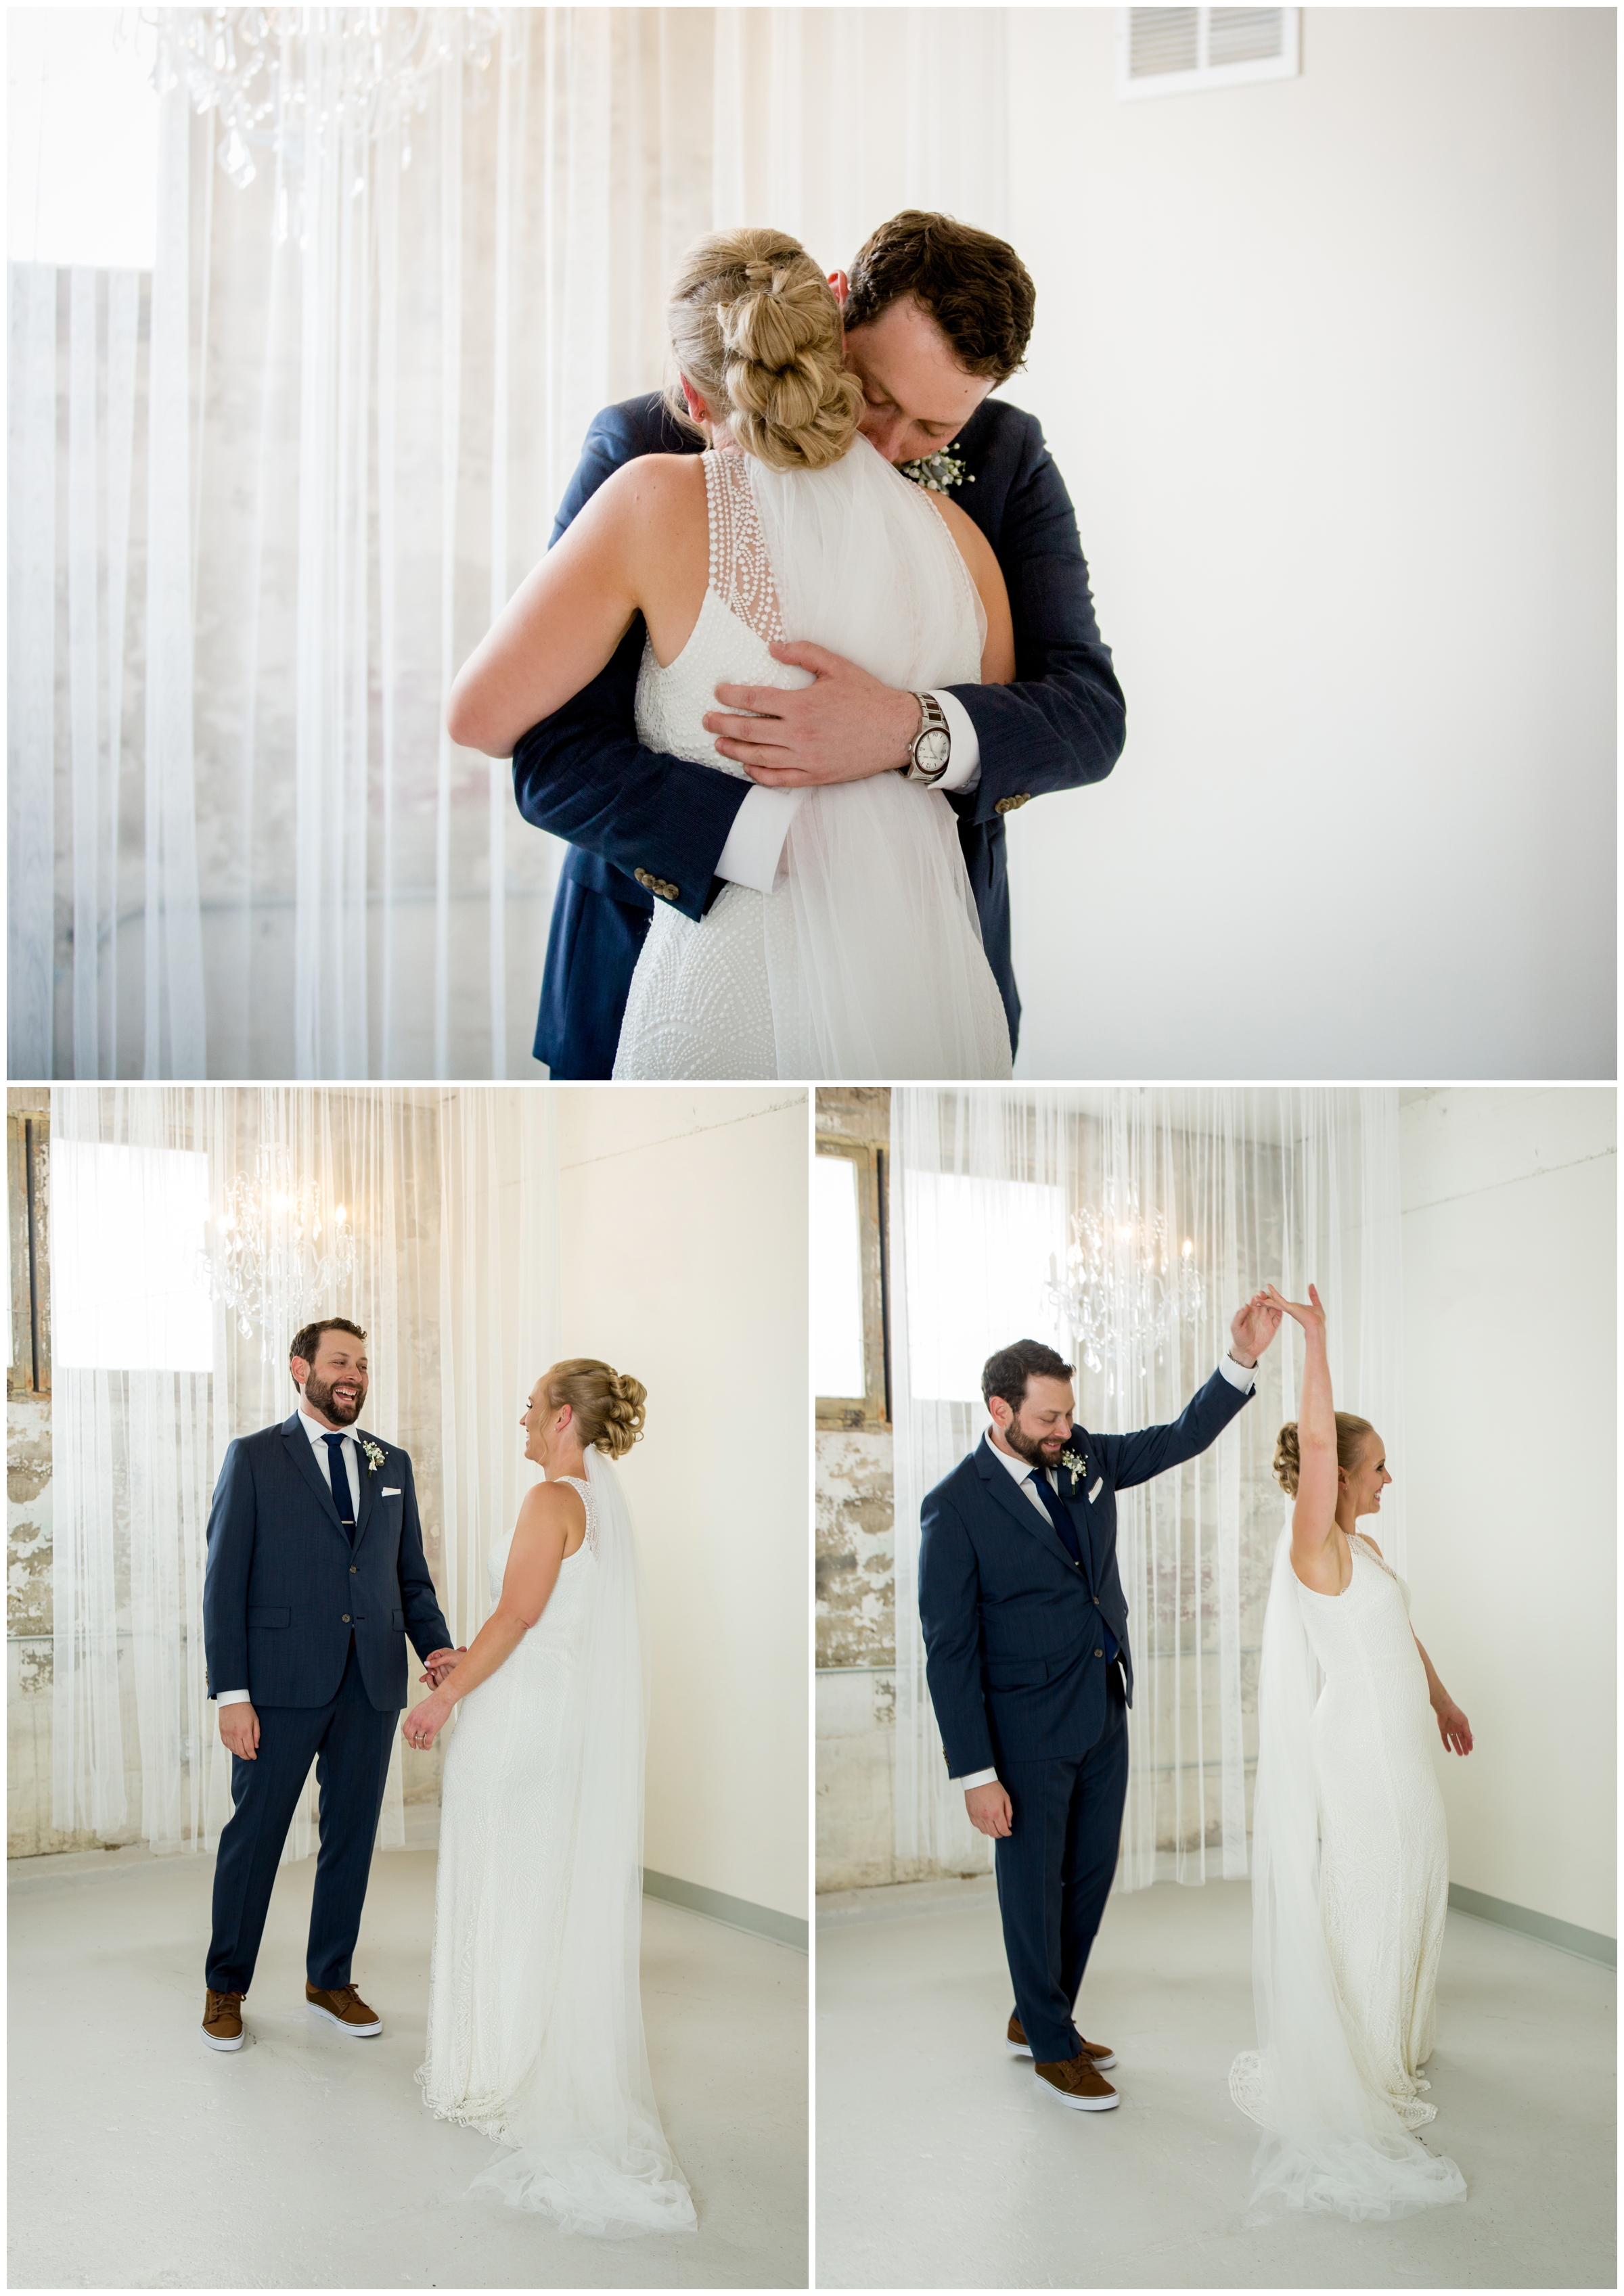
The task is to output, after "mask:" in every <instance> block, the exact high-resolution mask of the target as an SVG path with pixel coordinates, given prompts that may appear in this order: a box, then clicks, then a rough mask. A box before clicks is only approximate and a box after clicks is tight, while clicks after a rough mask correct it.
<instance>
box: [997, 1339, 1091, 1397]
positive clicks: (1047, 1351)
mask: <svg viewBox="0 0 1624 2296" xmlns="http://www.w3.org/2000/svg"><path fill="white" fill-rule="evenodd" d="M1075 1368H1076V1366H1075V1365H1072V1364H1069V1363H1067V1362H1066V1360H1065V1358H1064V1357H1062V1356H1057V1355H1056V1354H1055V1352H1054V1349H1053V1348H1046V1347H1045V1345H1044V1343H1043V1341H1041V1340H1015V1341H1012V1342H1011V1344H1010V1345H1009V1346H1008V1347H1006V1348H1000V1349H998V1352H997V1355H996V1356H988V1358H987V1361H986V1362H985V1363H984V1364H983V1365H982V1366H981V1400H982V1401H983V1402H984V1403H985V1404H986V1405H987V1406H988V1408H989V1409H990V1407H991V1405H992V1399H993V1398H994V1396H995V1395H1000V1396H1002V1397H1003V1398H1004V1400H1005V1403H1007V1404H1008V1406H1009V1407H1010V1409H1011V1410H1012V1411H1019V1410H1020V1408H1021V1405H1022V1404H1023V1403H1024V1402H1025V1401H1026V1390H1027V1382H1028V1381H1029V1380H1034V1379H1070V1376H1071V1374H1072V1372H1073V1370H1074V1369H1075Z"/></svg>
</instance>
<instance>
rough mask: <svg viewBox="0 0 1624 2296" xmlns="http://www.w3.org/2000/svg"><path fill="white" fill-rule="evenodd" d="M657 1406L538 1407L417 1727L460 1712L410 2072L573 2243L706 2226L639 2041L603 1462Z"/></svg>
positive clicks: (636, 1809) (632, 1806)
mask: <svg viewBox="0 0 1624 2296" xmlns="http://www.w3.org/2000/svg"><path fill="white" fill-rule="evenodd" d="M643 1419H644V1389H643V1388H642V1387H641V1386H640V1385H639V1383H638V1382H637V1381H636V1380H635V1379H628V1378H627V1377H626V1376H625V1374H622V1373H619V1372H616V1371H611V1368H610V1366H609V1365H607V1364H605V1363H597V1362H595V1361H593V1360H591V1359H589V1358H586V1357H574V1358H571V1359H570V1361H568V1362H565V1363H560V1364H554V1366H553V1368H552V1370H551V1371H549V1372H547V1373H545V1374H544V1375H543V1376H542V1378H540V1379H539V1380H538V1381H537V1383H536V1385H535V1388H534V1389H533V1390H532V1391H531V1394H530V1398H529V1405H528V1406H527V1408H526V1410H525V1413H524V1416H523V1421H522V1424H523V1427H524V1430H525V1456H526V1458H527V1459H530V1460H533V1461H534V1462H535V1464H537V1466H539V1467H540V1468H541V1469H542V1471H543V1472H544V1474H545V1477H546V1480H545V1481H544V1482H541V1483H538V1484H537V1485H536V1487H535V1488H534V1489H532V1490H530V1491H529V1492H528V1493H527V1494H526V1497H525V1499H524V1503H523V1505H521V1508H520V1510H519V1516H518V1520H517V1521H516V1522H515V1523H514V1525H513V1530H512V1531H511V1532H510V1533H509V1535H508V1537H507V1538H506V1539H505V1540H504V1542H503V1543H502V1545H501V1546H498V1547H497V1548H496V1551H495V1553H494V1554H492V1555H491V1557H490V1562H489V1572H490V1592H491V1598H492V1601H493V1603H495V1606H496V1607H495V1609H494V1610H493V1611H492V1613H491V1615H490V1617H489V1618H488V1620H486V1622H485V1624H484V1626H483V1627H481V1628H480V1631H479V1633H478V1634H477V1635H476V1636H475V1637H474V1639H473V1642H472V1644H471V1645H470V1646H469V1648H468V1650H467V1652H465V1653H464V1654H463V1656H462V1657H461V1658H460V1659H459V1660H458V1661H457V1663H456V1665H455V1667H454V1668H453V1669H451V1670H450V1671H449V1672H447V1673H445V1674H442V1675H441V1677H440V1679H439V1687H438V1688H437V1689H436V1690H435V1691H434V1693H433V1694H432V1695H431V1697H429V1698H427V1699H425V1700H424V1702H423V1703H422V1705H421V1706H419V1707H417V1708H415V1709H414V1711H413V1712H412V1713H410V1714H409V1715H408V1716H407V1717H406V1721H405V1722H404V1724H403V1725H402V1734H403V1735H404V1736H405V1737H406V1740H407V1742H408V1743H410V1744H412V1745H414V1746H430V1745H432V1744H433V1743H434V1739H435V1737H436V1735H437V1734H438V1733H439V1729H440V1727H441V1726H442V1725H443V1724H444V1722H445V1720H446V1718H447V1715H448V1714H449V1713H450V1711H451V1710H452V1708H453V1707H454V1706H455V1705H456V1704H458V1703H459V1702H462V1703H463V1713H462V1717H461V1719H460V1721H459V1723H458V1726H457V1728H456V1730H455V1732H454V1734H453V1735H452V1738H451V1742H450V1744H449V1746H448V1747H447V1753H446V1767H445V1777H444V1781H443V1784H442V1785H441V1790H440V1836H439V1869H438V1874H437V1877H436V1882H435V1896H434V1945H433V1951H432V1955H431V1963H430V1978H429V2046H428V2053H427V2055H426V2057H425V2059H424V2062H423V2063H422V2067H421V2068H420V2070H419V2071H418V2075H417V2078H418V2079H419V2080H420V2081H421V2082H422V2087H423V2095H424V2099H425V2101H426V2102H427V2103H428V2104H429V2105H430V2106H431V2109H432V2110H433V2112H435V2114H436V2115H437V2116H438V2118H439V2119H440V2120H459V2121H463V2122H464V2123H466V2124H467V2126H469V2127H470V2128H478V2129H481V2130H482V2131H483V2132H484V2134H485V2135H486V2136H492V2137H495V2138H496V2142H497V2143H498V2144H504V2145H506V2146H509V2147H511V2148H512V2149H511V2150H509V2151H508V2152H505V2153H503V2154H501V2155H500V2156H499V2157H498V2158H497V2159H496V2161H492V2163H491V2165H490V2166H489V2167H488V2169H483V2170H482V2171H481V2172H480V2175H479V2176H478V2177H476V2178H475V2179H474V2182H475V2184H476V2185H493V2186H494V2187H495V2188H496V2191H497V2192H499V2193H501V2194H503V2196H504V2199H506V2200H507V2201H509V2202H512V2203H513V2205H514V2206H515V2207H518V2208H528V2209H536V2210H542V2211H545V2213H546V2214H547V2215H549V2216H551V2217H553V2218H555V2219H556V2220H557V2221H558V2222H559V2223H560V2224H561V2225H562V2226H563V2228H564V2229H565V2231H567V2232H578V2233H590V2234H595V2235H599V2236H600V2237H602V2236H604V2235H611V2236H613V2235H622V2236H629V2235H634V2234H637V2233H645V2232H673V2231H683V2230H687V2229H690V2228H692V2226H693V2224H694V2221H695V2218H694V2214H693V2202H692V2200H691V2199H690V2198H689V2194H688V2187H687V2184H686V2182H685V2179H684V2177H683V2173H682V2171H681V2169H679V2168H678V2167H677V2163H676V2161H674V2160H673V2159H672V2157H671V2149H670V2147H669V2145H668V2144H667V2142H666V2138H665V2132H664V2130H663V2129H662V2128H661V2127H660V2111H659V2107H658V2106H657V2105H656V2104H655V2102H654V2092H653V2088H652V2084H651V2082H650V2079H649V2068H648V2059H647V2057H646V2055H645V2054H644V2044H643V2009H642V2003H641V1999H640V1997H639V1993H638V1979H637V1955H638V1944H639V1937H640V1931H641V1921H642V1894H641V1892H642V1883H643V1874H642V1867H643V1761H644V1739H645V1734H646V1727H647V1713H648V1672H647V1653H646V1647H645V1644H644V1635H643V1630H642V1624H641V1620H640V1617H639V1609H640V1604H639V1593H638V1573H637V1558H636V1548H635V1546H634V1544H633V1539H632V1527H631V1518H630V1516H629V1515H628V1514H627V1508H626V1501H625V1499H624V1498H623V1497H622V1496H621V1492H620V1485H619V1479H618V1477H617V1476H616V1474H615V1472H614V1469H613V1468H612V1467H611V1464H610V1460H611V1458H619V1457H620V1456H622V1455H623V1454H624V1453H625V1452H627V1451H629V1450H630V1448H631V1447H632V1445H633V1444H634V1443H635V1442H636V1439H637V1438H638V1436H639V1435H640V1434H641V1432H642V1431H643Z"/></svg>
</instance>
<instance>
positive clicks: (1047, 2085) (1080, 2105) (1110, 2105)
mask: <svg viewBox="0 0 1624 2296" xmlns="http://www.w3.org/2000/svg"><path fill="white" fill-rule="evenodd" d="M1032 2079H1034V2080H1035V2081H1036V2082H1037V2083H1038V2087H1039V2088H1041V2089H1047V2091H1048V2093H1049V2095H1051V2096H1052V2097H1053V2098H1054V2102H1055V2103H1056V2104H1064V2105H1069V2106H1070V2109H1071V2111H1072V2112H1115V2111H1116V2109H1117V2107H1118V2105H1120V2103H1121V2102H1122V2100H1121V2098H1120V2096H1119V2095H1117V2094H1116V2092H1115V2090H1114V2089H1113V2090H1112V2092H1111V2095H1109V2096H1068V2095H1066V2093H1065V2091H1064V2089H1059V2088H1055V2087H1054V2086H1053V2084H1052V2083H1051V2082H1049V2081H1046V2080H1045V2079H1043V2078H1042V2077H1041V2075H1040V2074H1039V2073H1038V2071H1037V2070H1036V2068H1034V2069H1033V2072H1032Z"/></svg>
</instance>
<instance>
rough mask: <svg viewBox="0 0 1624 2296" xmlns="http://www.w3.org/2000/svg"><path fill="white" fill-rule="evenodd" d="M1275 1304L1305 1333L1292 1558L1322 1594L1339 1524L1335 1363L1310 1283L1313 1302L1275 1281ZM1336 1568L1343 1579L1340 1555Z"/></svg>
mask: <svg viewBox="0 0 1624 2296" xmlns="http://www.w3.org/2000/svg"><path fill="white" fill-rule="evenodd" d="M1267 1293H1268V1300H1269V1304H1270V1306H1271V1307H1275V1308H1279V1309H1280V1311H1281V1313H1282V1314H1283V1315H1287V1316H1291V1317H1292V1320H1293V1322H1295V1323H1298V1324H1301V1326H1302V1335H1303V1365H1302V1395H1301V1398H1300V1401H1299V1403H1298V1406H1297V1453H1298V1464H1297V1497H1296V1500H1295V1503H1294V1504H1293V1505H1292V1567H1293V1568H1294V1570H1296V1572H1297V1575H1298V1577H1299V1578H1300V1579H1301V1580H1302V1581H1303V1583H1304V1585H1305V1586H1308V1587H1318V1588H1319V1591H1320V1592H1321V1593H1334V1592H1336V1591H1337V1589H1336V1587H1324V1586H1321V1584H1320V1582H1321V1580H1322V1579H1324V1578H1325V1568H1326V1560H1327V1557H1326V1549H1327V1547H1328V1546H1330V1544H1331V1541H1332V1536H1333V1532H1334V1530H1335V1529H1336V1408H1335V1406H1334V1404H1333V1400H1332V1396H1331V1364H1330V1359H1329V1357H1327V1355H1326V1353H1325V1309H1324V1308H1323V1307H1322V1306H1321V1305H1320V1299H1319V1294H1318V1292H1316V1290H1315V1289H1314V1286H1313V1285H1312V1284H1311V1283H1310V1284H1309V1286H1308V1305H1307V1306H1303V1305H1302V1304H1300V1302H1298V1301H1295V1300H1287V1299H1285V1298H1284V1297H1283V1295H1282V1294H1281V1293H1280V1292H1277V1291H1276V1290H1275V1287H1274V1285H1273V1284H1272V1283H1271V1284H1269V1285H1268V1287H1267ZM1330 1560H1331V1562H1333V1563H1334V1564H1335V1565H1336V1567H1335V1569H1334V1570H1333V1573H1332V1575H1333V1578H1334V1579H1336V1580H1338V1581H1339V1582H1340V1580H1341V1564H1340V1562H1339V1561H1338V1559H1337V1557H1336V1556H1335V1555H1333V1556H1331V1557H1330Z"/></svg>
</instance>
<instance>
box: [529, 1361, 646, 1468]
mask: <svg viewBox="0 0 1624 2296" xmlns="http://www.w3.org/2000/svg"><path fill="white" fill-rule="evenodd" d="M541 1383H542V1386H543V1388H544V1389H545V1392H546V1398H547V1401H548V1403H549V1404H550V1405H551V1406H553V1408H554V1410H555V1411H556V1410H557V1409H558V1408H559V1406H560V1405H561V1404H565V1403H567V1404H568V1405H569V1406H570V1410H571V1411H572V1412H573V1413H574V1415H575V1431H576V1433H577V1434H578V1436H579V1437H580V1439H581V1448H582V1449H583V1450H584V1451H590V1450H597V1451H607V1452H608V1454H609V1456H610V1457H611V1459H621V1458H624V1457H625V1456H626V1454H627V1452H628V1451H629V1450H630V1449H631V1447H632V1445H633V1444H634V1443H635V1442H636V1440H637V1439H638V1438H639V1436H640V1435H641V1434H642V1432H643V1419H644V1411H643V1406H644V1403H645V1402H646V1401H647V1399H648V1390H647V1388H646V1387H644V1384H643V1382H642V1381H641V1380H636V1379H632V1378H630V1377H629V1376H628V1375H627V1373H625V1372H622V1371H616V1370H615V1368H614V1366H613V1365H611V1364H606V1363H600V1362H599V1361H598V1359H597V1357H595V1356H570V1357H567V1358H566V1360H565V1361H564V1362H562V1363H555V1364H554V1366H553V1368H552V1370H551V1371H549V1372H546V1373H545V1374H543V1376H542V1382H541Z"/></svg>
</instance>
